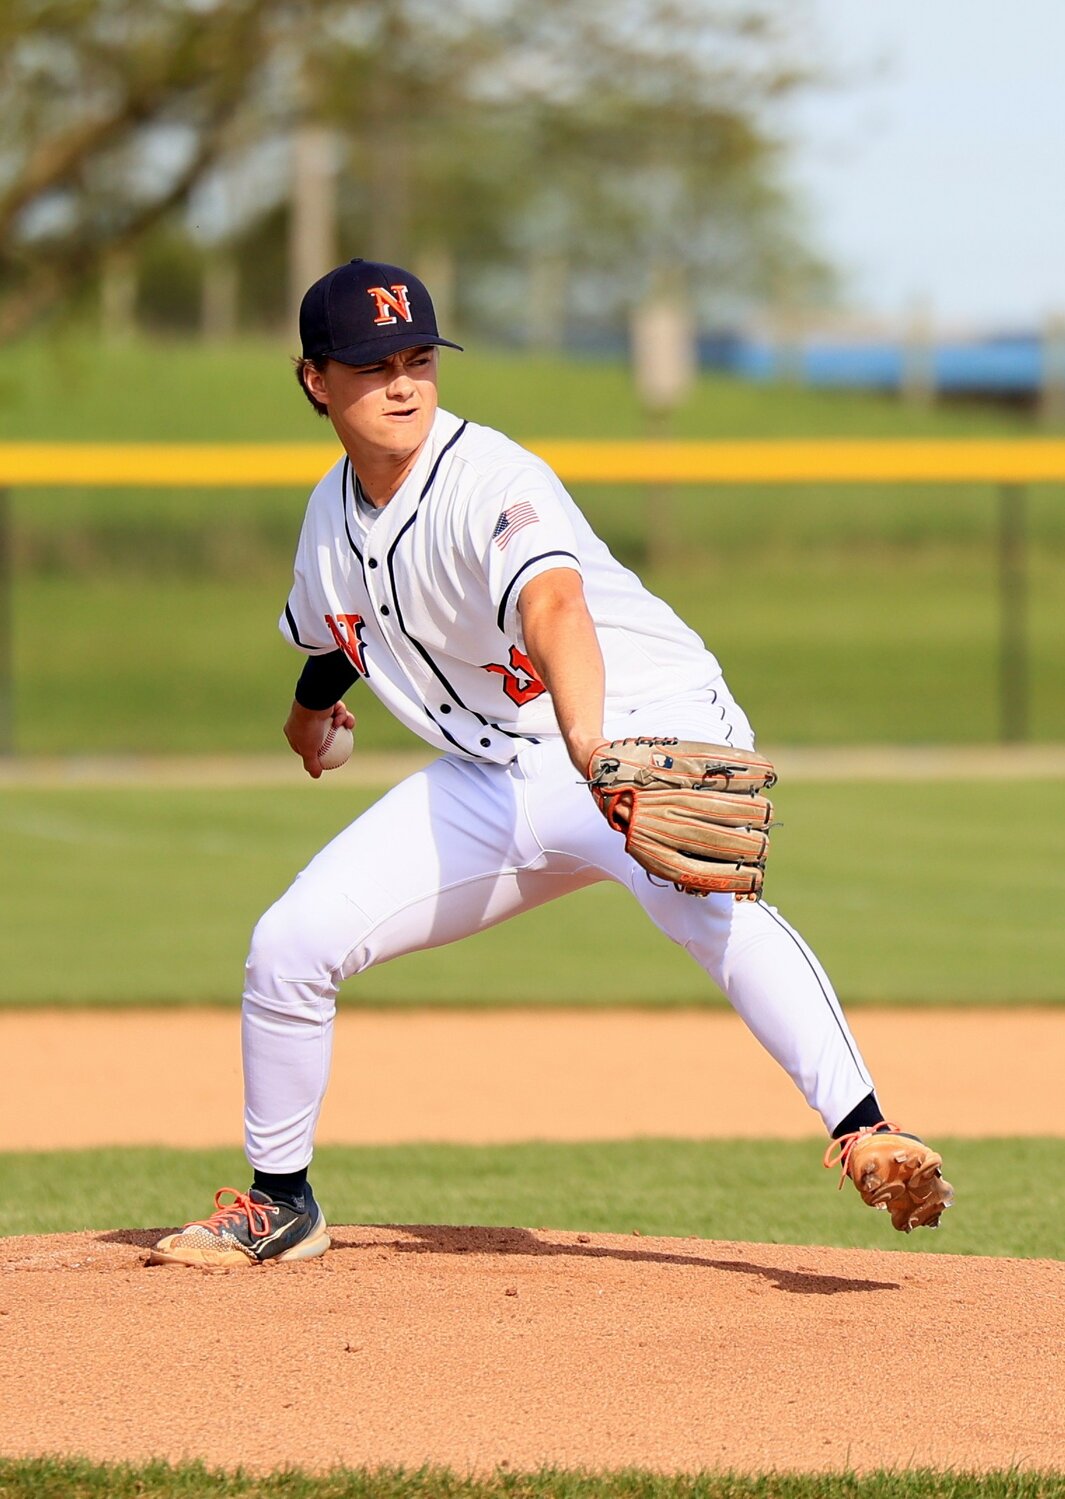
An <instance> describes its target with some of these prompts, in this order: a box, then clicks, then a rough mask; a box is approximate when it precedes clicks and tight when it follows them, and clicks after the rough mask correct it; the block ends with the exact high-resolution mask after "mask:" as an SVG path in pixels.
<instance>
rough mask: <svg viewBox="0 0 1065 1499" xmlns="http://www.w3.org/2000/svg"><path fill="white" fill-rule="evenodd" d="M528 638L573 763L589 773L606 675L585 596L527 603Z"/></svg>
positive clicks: (600, 735)
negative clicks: (590, 757) (589, 762)
mask: <svg viewBox="0 0 1065 1499" xmlns="http://www.w3.org/2000/svg"><path fill="white" fill-rule="evenodd" d="M522 605H523V607H522V609H521V617H522V634H523V635H524V637H525V647H526V650H527V651H528V655H529V660H530V661H531V662H532V664H533V667H534V668H535V670H536V674H537V676H538V677H539V678H540V680H541V681H542V682H543V684H544V686H545V687H546V688H547V690H548V692H549V693H550V694H551V701H552V703H553V705H554V709H555V717H556V719H557V720H558V726H559V729H560V731H561V733H562V736H563V738H564V739H565V741H566V747H567V749H568V750H569V755H570V759H571V760H572V761H573V763H574V765H575V766H576V767H577V769H578V770H579V771H580V772H581V774H582V775H585V774H587V770H588V757H589V755H590V754H591V752H592V750H593V749H594V748H595V746H596V745H598V744H600V743H601V742H602V739H603V701H604V696H605V690H606V674H605V671H604V668H603V653H602V651H601V650H600V648H599V639H598V636H597V635H596V633H595V625H594V624H593V622H592V618H591V615H590V614H589V613H588V609H587V606H586V604H585V602H584V598H583V595H582V594H579V593H578V594H577V595H575V596H569V597H566V598H561V599H560V598H557V597H556V598H553V599H552V598H549V597H541V598H538V599H537V600H536V602H535V603H532V602H531V601H530V603H529V604H526V603H525V599H524V595H523V597H522Z"/></svg>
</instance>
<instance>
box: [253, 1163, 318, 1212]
mask: <svg viewBox="0 0 1065 1499" xmlns="http://www.w3.org/2000/svg"><path fill="white" fill-rule="evenodd" d="M307 1170H308V1168H307V1167H306V1166H305V1167H304V1168H303V1170H302V1171H287V1172H278V1171H275V1172H271V1171H260V1170H258V1168H256V1171H255V1180H254V1181H253V1182H252V1186H253V1187H258V1189H259V1191H260V1192H265V1193H266V1195H267V1197H269V1198H271V1199H272V1200H273V1201H274V1202H284V1203H287V1204H288V1206H289V1207H292V1208H297V1209H299V1211H300V1212H302V1211H303V1206H304V1203H305V1201H306V1199H307V1198H308V1197H309V1196H310V1187H309V1186H308V1183H307Z"/></svg>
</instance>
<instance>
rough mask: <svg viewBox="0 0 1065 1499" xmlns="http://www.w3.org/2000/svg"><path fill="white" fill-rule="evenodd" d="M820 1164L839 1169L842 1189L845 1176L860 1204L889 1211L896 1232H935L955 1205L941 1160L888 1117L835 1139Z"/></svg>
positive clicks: (951, 1188) (940, 1157)
mask: <svg viewBox="0 0 1065 1499" xmlns="http://www.w3.org/2000/svg"><path fill="white" fill-rule="evenodd" d="M824 1163H825V1165H826V1166H828V1167H829V1168H831V1167H833V1166H838V1167H839V1168H840V1176H839V1185H840V1189H841V1190H842V1187H843V1183H844V1182H845V1181H846V1179H847V1177H848V1176H849V1177H850V1179H851V1181H852V1182H853V1183H854V1185H855V1186H856V1187H857V1189H858V1191H859V1192H860V1193H861V1197H862V1201H863V1202H866V1203H868V1204H869V1206H870V1207H871V1208H880V1209H881V1210H882V1211H884V1212H887V1213H890V1214H891V1222H892V1224H893V1225H894V1227H895V1228H897V1229H898V1230H899V1232H900V1233H904V1234H908V1233H909V1232H910V1230H911V1229H914V1228H937V1227H938V1226H939V1220H940V1218H941V1217H942V1215H943V1213H944V1212H945V1210H946V1209H947V1208H949V1207H950V1205H951V1203H952V1202H953V1201H954V1188H953V1187H952V1186H951V1185H950V1183H949V1182H947V1181H944V1180H943V1175H942V1172H941V1171H940V1167H941V1166H942V1164H943V1158H942V1156H940V1155H939V1154H937V1152H936V1151H934V1150H932V1149H931V1147H930V1146H928V1145H926V1144H925V1143H924V1141H923V1140H919V1139H918V1138H917V1136H916V1135H907V1134H904V1133H903V1132H902V1131H901V1130H900V1129H899V1126H898V1125H897V1124H889V1123H888V1121H887V1120H886V1119H885V1120H881V1122H880V1123H879V1124H874V1125H873V1126H872V1127H871V1128H869V1129H859V1130H855V1131H854V1133H853V1134H850V1135H844V1136H843V1137H842V1138H841V1139H839V1140H833V1141H832V1142H831V1143H830V1145H829V1147H828V1149H827V1150H826V1151H825V1161H824Z"/></svg>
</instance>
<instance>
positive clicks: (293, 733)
mask: <svg viewBox="0 0 1065 1499" xmlns="http://www.w3.org/2000/svg"><path fill="white" fill-rule="evenodd" d="M330 727H334V728H345V729H353V728H354V727H355V715H354V713H349V712H348V710H347V708H346V707H345V705H344V704H343V703H342V702H340V703H334V704H333V706H332V707H331V708H304V707H303V705H302V704H301V703H297V702H296V701H295V700H293V703H292V707H291V708H290V710H289V715H288V718H287V719H286V721H285V738H286V739H287V740H288V742H289V748H290V749H291V750H292V751H293V753H294V754H297V755H299V757H300V759H301V760H302V761H303V768H304V770H305V771H306V772H307V774H308V775H309V776H310V777H311V779H312V780H314V781H317V780H318V778H319V776H320V775H321V774H322V772H323V767H322V765H321V764H320V763H319V760H318V751H319V750H320V749H321V747H322V740H323V739H324V738H325V736H326V734H327V733H328V731H329V729H330Z"/></svg>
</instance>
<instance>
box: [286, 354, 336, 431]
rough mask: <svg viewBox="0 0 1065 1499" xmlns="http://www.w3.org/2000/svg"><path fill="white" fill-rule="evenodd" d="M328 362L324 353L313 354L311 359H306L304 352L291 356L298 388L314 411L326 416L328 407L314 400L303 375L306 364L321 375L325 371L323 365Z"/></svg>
mask: <svg viewBox="0 0 1065 1499" xmlns="http://www.w3.org/2000/svg"><path fill="white" fill-rule="evenodd" d="M328 363H329V360H328V358H327V357H326V356H325V355H324V354H315V355H314V357H313V358H311V359H308V358H307V357H306V355H304V354H297V355H294V356H293V360H292V364H293V368H294V369H295V372H296V379H297V380H298V381H299V387H300V390H302V391H303V394H304V395H305V396H306V397H307V399H308V401H310V403H311V405H312V406H313V407H314V409H315V411H317V413H318V415H319V416H328V415H329V407H328V406H323V405H322V403H321V401H318V400H316V399H315V398H314V396H312V395H311V393H310V391H309V390H308V389H307V381H306V380H305V378H304V376H305V375H306V373H307V367H308V365H309V366H310V367H311V368H312V369H316V370H317V371H318V373H319V374H320V375H321V374H324V373H325V367H326V365H327V364H328Z"/></svg>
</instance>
